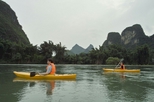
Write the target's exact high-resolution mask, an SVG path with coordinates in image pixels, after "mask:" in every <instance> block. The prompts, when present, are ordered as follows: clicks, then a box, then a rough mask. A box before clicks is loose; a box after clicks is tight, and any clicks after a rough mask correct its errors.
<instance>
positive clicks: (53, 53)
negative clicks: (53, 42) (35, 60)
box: [30, 51, 56, 77]
mask: <svg viewBox="0 0 154 102" xmlns="http://www.w3.org/2000/svg"><path fill="white" fill-rule="evenodd" d="M54 56H56V52H55V51H52V57H54ZM37 74H39V73H38V72H30V77H34V76H35V75H37Z"/></svg>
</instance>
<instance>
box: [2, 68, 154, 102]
mask: <svg viewBox="0 0 154 102" xmlns="http://www.w3.org/2000/svg"><path fill="white" fill-rule="evenodd" d="M103 67H105V68H107V67H110V66H97V65H96V66H88V65H58V66H57V73H60V74H63V73H64V74H65V73H76V74H77V79H76V80H29V79H21V78H16V77H15V75H14V74H13V71H14V70H17V71H29V72H30V71H37V72H42V71H44V68H45V65H0V102H154V99H153V95H154V74H153V73H154V66H150V67H147V66H146V67H141V73H115V72H114V73H113V72H112V73H105V72H103V71H102V68H103ZM132 67H133V66H132ZM128 68H131V66H130V67H128ZM137 68H139V67H137ZM146 68H147V69H146ZM8 97H9V98H8Z"/></svg>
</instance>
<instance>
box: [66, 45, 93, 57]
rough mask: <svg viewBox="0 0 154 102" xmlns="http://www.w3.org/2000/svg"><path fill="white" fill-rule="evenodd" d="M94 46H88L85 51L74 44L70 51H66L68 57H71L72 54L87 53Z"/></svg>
mask: <svg viewBox="0 0 154 102" xmlns="http://www.w3.org/2000/svg"><path fill="white" fill-rule="evenodd" d="M93 48H94V46H93V45H92V44H90V45H89V46H88V47H87V48H86V49H84V48H83V47H81V46H79V45H78V44H75V45H74V46H73V47H72V49H71V50H67V54H68V55H73V54H80V53H89V52H90V51H91V50H92V49H93Z"/></svg>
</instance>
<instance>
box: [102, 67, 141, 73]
mask: <svg viewBox="0 0 154 102" xmlns="http://www.w3.org/2000/svg"><path fill="white" fill-rule="evenodd" d="M103 71H104V72H136V73H138V72H140V69H111V68H103Z"/></svg>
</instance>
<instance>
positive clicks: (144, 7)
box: [3, 0, 154, 49]
mask: <svg viewBox="0 0 154 102" xmlns="http://www.w3.org/2000/svg"><path fill="white" fill-rule="evenodd" d="M3 1H5V2H7V3H8V4H9V5H10V6H11V8H12V9H13V10H14V11H15V12H16V15H17V17H18V20H19V23H20V24H21V25H22V27H23V30H24V31H25V33H26V34H27V36H28V38H29V40H30V42H31V43H32V44H33V45H36V44H38V45H40V44H41V43H43V41H48V40H51V41H53V42H54V43H59V42H61V43H62V45H65V46H66V47H67V49H71V48H72V46H74V45H75V44H76V43H77V44H79V45H80V46H82V47H84V48H86V47H87V46H88V45H89V44H93V45H94V47H98V46H99V45H102V44H103V42H104V41H105V40H106V38H107V34H108V33H109V32H119V33H120V34H121V32H122V30H124V29H125V28H126V27H128V26H132V25H133V24H136V23H138V24H141V26H142V27H143V29H144V31H145V33H146V35H149V36H150V35H152V34H154V0H3Z"/></svg>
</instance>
